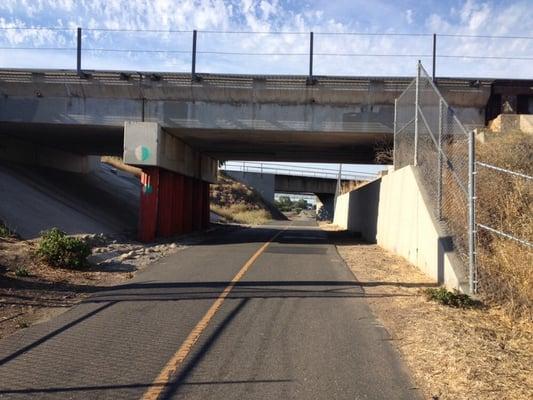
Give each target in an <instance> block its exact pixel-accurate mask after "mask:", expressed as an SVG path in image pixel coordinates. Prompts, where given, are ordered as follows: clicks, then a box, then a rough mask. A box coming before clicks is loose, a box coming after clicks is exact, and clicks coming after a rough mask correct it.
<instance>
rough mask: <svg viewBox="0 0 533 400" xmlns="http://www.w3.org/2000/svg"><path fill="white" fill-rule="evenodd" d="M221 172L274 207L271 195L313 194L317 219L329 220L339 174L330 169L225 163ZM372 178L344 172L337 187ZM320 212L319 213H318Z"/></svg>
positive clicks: (363, 173)
mask: <svg viewBox="0 0 533 400" xmlns="http://www.w3.org/2000/svg"><path fill="white" fill-rule="evenodd" d="M223 168H224V172H225V173H226V174H227V175H229V176H230V177H232V178H233V179H235V180H237V181H239V182H242V183H244V184H246V185H248V186H250V187H252V188H253V189H255V190H256V191H257V192H258V193H259V194H260V195H261V197H262V198H263V199H264V200H265V201H267V202H269V203H274V195H275V193H300V194H314V195H315V196H316V197H317V198H318V201H317V211H319V213H318V215H321V216H322V217H323V218H325V219H326V218H332V217H333V208H334V199H335V195H336V193H337V182H338V179H339V171H335V170H334V169H333V168H316V167H306V166H290V167H289V166H286V165H282V164H273V163H257V162H256V163H254V162H251V163H250V162H248V163H244V162H243V163H236V162H230V163H226V164H225V165H224V166H223ZM376 177H377V175H376V174H372V173H367V172H359V173H358V172H351V171H345V172H344V173H342V174H341V184H342V185H346V184H350V183H351V184H356V183H357V182H360V181H367V180H372V179H374V178H376ZM320 209H322V211H321V212H320Z"/></svg>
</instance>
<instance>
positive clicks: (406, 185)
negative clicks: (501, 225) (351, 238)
mask: <svg viewBox="0 0 533 400" xmlns="http://www.w3.org/2000/svg"><path fill="white" fill-rule="evenodd" d="M334 223H335V224H337V225H339V226H340V227H342V228H345V229H347V230H349V231H352V232H357V233H360V234H361V236H362V237H363V238H364V239H365V240H367V241H370V242H374V243H377V244H379V245H380V246H382V247H383V248H385V249H387V250H390V251H393V252H394V253H396V254H398V255H400V256H402V257H404V258H406V259H407V260H408V261H409V262H411V263H412V264H414V265H416V266H417V267H418V268H420V269H421V270H422V271H424V272H425V273H426V274H428V275H429V276H431V277H432V278H434V279H435V280H436V281H437V282H439V283H441V284H444V285H445V286H447V287H449V288H456V289H460V290H464V291H465V290H466V289H467V287H468V284H467V274H466V271H465V269H464V266H463V265H462V263H461V262H460V260H459V259H458V258H457V256H456V254H455V253H454V251H453V247H452V246H451V245H450V243H451V240H450V238H449V237H448V236H446V235H445V234H444V233H443V232H442V230H441V229H440V226H439V225H438V224H437V223H436V221H435V219H434V218H433V215H432V213H431V212H430V210H429V208H428V206H427V204H426V201H425V199H424V193H423V191H422V190H421V187H420V185H419V181H418V179H417V176H416V170H415V168H414V167H412V166H407V167H404V168H402V169H399V170H397V171H394V172H391V173H389V174H388V175H385V176H383V177H382V178H380V179H377V180H375V181H373V182H371V183H369V184H367V185H365V186H363V187H361V188H359V189H356V190H354V191H351V192H349V193H346V194H343V195H341V196H339V197H338V199H337V205H336V209H335V219H334Z"/></svg>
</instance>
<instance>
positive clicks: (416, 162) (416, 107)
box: [413, 60, 421, 166]
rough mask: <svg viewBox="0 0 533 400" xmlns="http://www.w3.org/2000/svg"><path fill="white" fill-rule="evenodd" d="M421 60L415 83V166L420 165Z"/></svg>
mask: <svg viewBox="0 0 533 400" xmlns="http://www.w3.org/2000/svg"><path fill="white" fill-rule="evenodd" d="M420 67H421V64H420V60H418V64H417V65H416V83H415V90H416V91H415V154H414V160H413V165H415V166H417V165H418V102H419V98H418V97H419V93H418V92H419V87H420Z"/></svg>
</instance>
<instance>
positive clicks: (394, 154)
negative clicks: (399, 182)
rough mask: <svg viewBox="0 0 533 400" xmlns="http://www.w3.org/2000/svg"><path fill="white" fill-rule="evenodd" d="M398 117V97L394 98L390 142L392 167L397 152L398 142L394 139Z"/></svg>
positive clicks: (394, 163)
mask: <svg viewBox="0 0 533 400" xmlns="http://www.w3.org/2000/svg"><path fill="white" fill-rule="evenodd" d="M397 117H398V99H394V123H393V132H394V136H393V139H392V140H393V142H392V165H393V166H394V169H396V154H397V152H398V143H397V141H396V131H397V129H398V128H397V127H396V119H397Z"/></svg>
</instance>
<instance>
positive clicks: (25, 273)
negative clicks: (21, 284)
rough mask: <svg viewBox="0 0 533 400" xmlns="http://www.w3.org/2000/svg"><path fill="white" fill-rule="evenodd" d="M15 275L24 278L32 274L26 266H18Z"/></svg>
mask: <svg viewBox="0 0 533 400" xmlns="http://www.w3.org/2000/svg"><path fill="white" fill-rule="evenodd" d="M15 275H16V276H19V277H22V278H24V277H27V276H30V272H29V271H28V270H27V269H26V268H24V267H18V268H17V269H16V270H15Z"/></svg>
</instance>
